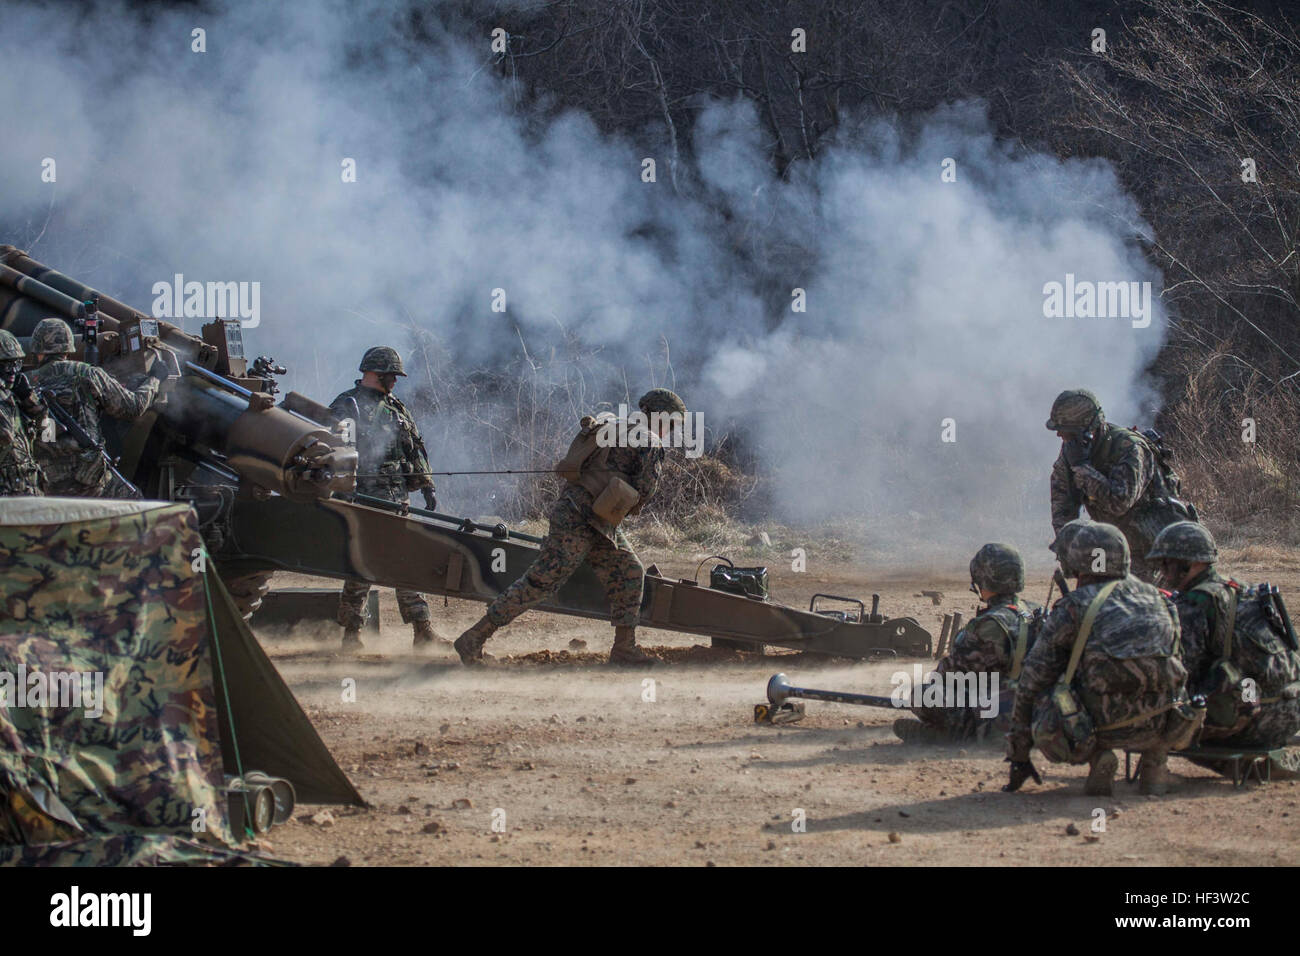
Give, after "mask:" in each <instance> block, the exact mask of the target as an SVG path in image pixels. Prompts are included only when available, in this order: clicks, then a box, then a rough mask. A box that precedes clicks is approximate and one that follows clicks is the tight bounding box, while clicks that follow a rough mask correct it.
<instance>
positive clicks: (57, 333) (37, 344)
mask: <svg viewBox="0 0 1300 956" xmlns="http://www.w3.org/2000/svg"><path fill="white" fill-rule="evenodd" d="M76 350H77V346H76V345H75V344H74V342H73V340H72V328H71V327H70V326H69V325H68V323H67V322H64V321H63V320H62V319H41V321H39V322H37V323H36V328H35V329H33V330H32V351H33V352H34V353H36V354H37V355H66V354H67V353H69V352H75V351H76Z"/></svg>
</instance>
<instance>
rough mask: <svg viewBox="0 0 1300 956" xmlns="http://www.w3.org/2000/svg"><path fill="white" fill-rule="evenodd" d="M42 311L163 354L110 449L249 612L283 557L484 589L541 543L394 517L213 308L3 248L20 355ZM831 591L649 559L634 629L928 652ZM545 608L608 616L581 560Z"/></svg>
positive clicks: (461, 524)
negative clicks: (160, 300) (710, 573)
mask: <svg viewBox="0 0 1300 956" xmlns="http://www.w3.org/2000/svg"><path fill="white" fill-rule="evenodd" d="M51 315H57V316H59V317H61V318H64V319H66V320H67V321H68V322H69V324H71V325H72V327H73V329H74V332H76V333H77V339H76V342H77V349H78V351H77V354H76V357H77V358H81V359H83V360H84V359H85V358H86V356H87V353H88V352H89V354H90V357H91V359H92V360H97V361H98V364H99V365H100V366H101V367H103V368H104V370H105V371H107V372H108V373H109V374H111V375H113V376H114V377H115V378H117V379H118V380H119V381H121V382H122V383H123V384H125V385H127V386H128V387H132V386H135V385H137V384H138V383H139V382H140V381H141V380H142V378H143V376H144V375H145V374H146V356H147V355H148V354H149V350H148V347H149V346H150V345H156V346H157V347H158V348H159V349H161V350H162V351H163V353H164V355H165V358H166V361H167V362H168V365H169V367H170V368H171V370H172V373H173V374H172V377H171V378H169V380H168V381H167V382H166V383H165V384H164V386H163V389H162V392H161V394H160V398H159V400H158V401H157V402H155V404H154V406H153V407H152V408H151V409H150V410H149V411H148V412H147V413H145V415H143V416H142V417H141V418H139V419H138V420H136V421H135V422H131V423H127V424H121V423H116V422H110V421H106V422H105V426H106V428H105V438H106V441H107V444H108V446H109V451H110V453H111V454H112V455H113V456H114V457H118V458H120V461H119V467H120V468H121V470H122V472H123V473H124V474H125V475H126V476H127V477H128V478H130V479H131V481H133V482H134V483H135V484H136V485H137V486H138V487H139V488H140V489H141V490H142V491H143V493H144V494H145V496H146V497H148V498H157V499H162V500H172V501H186V502H188V503H189V504H190V505H191V506H192V507H193V508H194V511H195V513H196V515H197V520H198V523H199V527H200V530H201V532H202V534H203V537H204V541H205V542H206V544H207V546H208V550H209V553H210V554H211V555H212V557H213V560H214V561H215V562H216V565H217V570H218V572H219V573H220V575H221V577H222V579H223V581H225V583H226V586H227V587H228V588H229V590H230V592H231V594H232V596H233V597H234V598H235V600H236V601H237V602H238V603H239V605H240V607H241V609H242V610H244V611H245V613H246V614H251V613H252V612H253V611H254V610H256V609H257V607H258V606H259V605H260V603H261V599H262V596H263V595H264V594H265V593H266V591H267V589H268V588H269V582H270V579H271V575H272V574H273V573H274V572H275V571H277V570H285V571H294V572H299V573H303V574H310V575H318V576H323V577H329V578H336V579H346V578H356V579H359V580H364V581H369V582H370V583H371V584H374V585H378V586H384V587H400V588H410V589H412V590H415V591H421V592H424V593H426V594H441V595H448V596H451V597H458V598H465V599H469V600H477V601H485V602H486V601H490V600H492V599H493V598H494V597H496V595H498V594H499V593H501V591H502V590H504V589H505V588H506V587H508V586H509V585H510V584H511V582H513V581H514V580H515V579H517V578H518V577H520V576H521V575H522V574H523V573H524V571H525V570H526V569H527V568H528V565H529V564H530V563H531V562H532V559H533V558H534V557H535V556H536V553H537V545H536V540H537V539H535V538H531V537H530V536H528V535H522V534H518V533H516V532H512V531H509V530H508V529H506V528H505V527H504V526H500V525H498V526H494V527H485V526H482V525H476V524H475V523H474V522H472V521H468V520H466V519H461V518H456V517H453V516H449V515H443V514H438V513H435V512H429V511H424V510H422V509H418V508H412V509H410V513H409V514H400V513H397V511H396V510H395V509H394V506H393V505H392V504H390V503H388V502H385V501H381V500H378V499H372V498H367V497H365V496H363V495H356V494H354V491H355V487H356V468H357V456H356V451H355V449H354V448H352V447H351V446H350V445H348V444H347V443H346V442H345V441H344V440H343V435H342V430H341V429H340V428H339V423H338V422H337V421H336V420H335V418H334V416H333V415H332V414H331V413H330V411H329V409H328V408H327V407H326V406H324V405H321V404H320V403H319V402H317V401H315V400H313V399H311V398H308V397H307V396H305V395H301V394H299V393H297V392H290V393H288V394H287V395H285V396H284V397H283V399H281V400H280V401H279V403H278V404H277V403H276V399H275V396H276V394H277V392H278V387H277V384H276V382H275V379H274V377H273V376H274V373H275V372H276V371H277V370H276V369H275V368H274V366H273V364H272V363H271V362H269V361H268V360H265V359H258V360H256V361H254V362H252V363H249V361H248V360H247V359H246V358H245V354H244V343H243V338H242V330H241V328H240V325H239V323H238V322H237V321H233V320H214V321H212V322H209V323H207V324H205V325H204V326H203V327H202V330H201V334H200V335H198V336H195V335H192V334H189V333H187V332H185V331H184V330H182V329H180V328H179V327H177V326H175V325H173V324H171V323H169V322H165V321H162V320H160V319H154V318H151V317H150V316H148V315H146V314H144V313H142V312H139V311H137V310H135V309H133V308H131V307H130V306H128V305H125V304H124V303H122V302H119V301H118V300H116V299H114V298H111V297H109V296H105V295H103V294H101V293H98V292H96V291H95V290H94V289H92V288H90V287H89V286H86V285H84V284H82V283H80V282H78V281H76V280H75V279H71V278H69V277H68V276H65V275H62V274H60V273H58V272H55V271H54V270H52V269H49V268H48V267H46V266H44V265H42V264H41V263H39V262H37V261H36V260H34V259H32V258H31V257H29V256H28V255H27V254H26V253H24V252H22V251H21V250H18V249H16V248H14V247H13V246H0V328H5V329H8V330H9V331H10V332H12V333H13V334H14V335H16V336H18V337H19V339H20V340H22V341H23V345H24V348H25V350H27V351H28V352H29V353H30V347H29V346H30V341H29V337H30V335H31V332H32V329H33V328H34V327H35V325H36V323H37V322H39V321H40V320H41V319H43V318H45V317H47V316H51ZM88 339H89V340H90V341H91V343H92V344H93V346H94V347H93V348H92V349H87V348H86V344H87V340H88ZM29 361H30V359H29ZM828 597H830V596H828V595H818V596H817V597H815V598H814V599H813V602H812V604H811V605H810V607H809V609H808V610H807V611H804V610H800V609H796V608H791V607H786V606H785V605H782V604H778V603H776V602H773V601H771V600H768V599H767V598H766V597H763V596H757V595H747V594H737V593H730V592H727V591H723V590H719V589H716V588H714V587H704V586H700V585H698V584H696V583H695V582H694V581H692V580H690V579H680V580H679V579H674V578H667V577H664V576H662V575H660V574H659V573H658V572H657V571H656V570H655V569H654V568H653V567H652V568H651V569H650V570H649V572H648V573H647V575H646V589H645V596H644V599H643V601H642V605H641V624H642V625H643V626H646V627H655V628H663V629H667V630H673V631H684V632H688V633H691V634H699V635H703V636H708V637H710V638H713V639H714V640H716V641H720V642H725V643H727V644H728V645H731V646H737V645H741V646H753V647H761V646H763V645H765V644H771V645H774V646H780V647H789V648H798V649H802V650H805V651H810V652H814V653H821V654H829V655H837V656H845V657H872V656H878V655H882V654H884V655H896V656H917V657H920V656H928V655H929V654H930V653H931V649H932V647H931V638H930V634H929V633H928V632H927V631H926V630H925V629H923V628H922V627H921V626H920V625H919V624H918V623H917V622H916V621H915V620H914V619H912V618H908V617H903V618H892V619H891V618H886V617H885V616H884V615H882V614H880V613H878V605H876V604H873V606H872V609H871V611H870V612H868V611H867V610H866V607H865V606H864V605H863V604H862V603H861V602H857V601H852V602H851V603H853V604H856V606H857V609H856V611H834V610H822V609H819V606H818V601H819V599H825V598H828ZM542 609H543V610H546V611H551V612H554V613H559V614H569V615H576V616H580V617H588V618H604V619H608V617H609V611H608V606H607V604H606V600H605V596H604V588H603V587H602V586H601V584H600V582H599V580H598V579H597V578H596V575H595V572H593V571H592V570H591V568H590V567H589V566H587V565H585V564H584V565H583V566H582V567H581V568H579V570H578V572H577V573H576V574H574V576H573V577H572V578H571V579H570V580H569V581H568V582H567V583H566V584H565V585H564V587H563V588H561V589H560V591H559V592H558V593H557V595H556V596H555V598H554V600H553V601H551V602H550V603H548V604H545V605H543V606H542Z"/></svg>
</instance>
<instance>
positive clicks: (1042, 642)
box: [1004, 523, 1204, 796]
mask: <svg viewBox="0 0 1300 956" xmlns="http://www.w3.org/2000/svg"><path fill="white" fill-rule="evenodd" d="M1064 567H1065V572H1066V574H1067V575H1070V576H1073V577H1077V578H1078V586H1077V587H1076V588H1075V590H1074V591H1072V592H1070V594H1069V595H1067V596H1066V597H1065V598H1063V599H1062V600H1060V601H1058V602H1057V604H1056V606H1055V607H1054V608H1053V609H1052V612H1051V614H1050V615H1049V616H1048V618H1047V621H1046V623H1045V624H1044V625H1043V630H1042V633H1041V634H1040V635H1039V637H1038V640H1037V641H1036V642H1035V644H1034V647H1033V649H1032V650H1031V651H1030V652H1029V655H1028V656H1027V657H1026V658H1025V666H1024V669H1023V671H1022V672H1021V675H1020V683H1019V685H1018V686H1017V688H1016V699H1015V704H1014V706H1013V709H1012V713H1011V732H1010V733H1009V734H1008V735H1007V740H1008V755H1007V760H1008V761H1009V762H1010V763H1011V774H1010V780H1009V781H1008V783H1007V786H1006V787H1005V788H1004V789H1005V790H1008V791H1013V790H1018V789H1019V788H1020V785H1021V784H1022V783H1024V781H1025V779H1026V778H1028V777H1031V776H1032V777H1033V778H1034V780H1035V781H1036V782H1039V783H1041V782H1042V780H1041V778H1040V777H1039V776H1038V771H1037V770H1035V769H1034V766H1033V764H1032V763H1030V761H1029V752H1030V749H1031V747H1034V746H1037V747H1038V748H1039V750H1040V751H1042V753H1043V754H1044V756H1046V757H1047V759H1049V760H1051V761H1053V762H1057V763H1066V762H1068V763H1076V764H1078V763H1087V764H1089V772H1088V781H1087V785H1086V792H1087V793H1088V794H1089V795H1094V796H1107V795H1109V794H1110V793H1111V791H1112V788H1113V786H1114V778H1115V770H1116V768H1117V766H1118V760H1117V758H1116V756H1115V754H1114V752H1113V750H1112V748H1116V747H1124V748H1126V749H1132V750H1139V751H1141V752H1142V770H1141V777H1140V783H1139V786H1140V789H1141V792H1142V793H1149V794H1153V793H1164V792H1165V790H1166V788H1167V779H1166V776H1167V771H1166V762H1167V756H1168V751H1169V750H1170V749H1177V748H1180V747H1183V746H1186V745H1187V743H1188V742H1189V741H1190V739H1191V736H1192V734H1194V733H1195V731H1196V729H1197V727H1198V726H1199V719H1203V718H1204V711H1203V710H1202V711H1199V712H1197V711H1195V710H1194V709H1193V708H1190V707H1189V706H1188V705H1187V703H1186V682H1187V671H1186V670H1185V669H1184V668H1183V663H1182V660H1181V655H1180V648H1179V629H1178V615H1177V612H1176V611H1175V610H1174V607H1173V605H1172V603H1170V602H1169V601H1168V600H1167V599H1166V598H1165V596H1164V595H1163V594H1161V593H1160V591H1159V590H1157V589H1156V588H1155V587H1154V586H1152V585H1150V584H1147V583H1145V582H1144V581H1139V580H1138V579H1137V578H1134V577H1132V576H1130V575H1129V573H1128V572H1129V550H1128V542H1127V541H1126V540H1125V538H1124V535H1123V534H1122V533H1121V532H1120V530H1119V529H1118V528H1116V527H1115V526H1113V525H1109V524H1103V523H1095V524H1088V525H1084V526H1082V527H1080V528H1078V530H1077V531H1076V532H1075V533H1074V537H1073V538H1072V539H1071V541H1070V544H1069V547H1068V548H1067V549H1066V554H1065V560H1064ZM1198 713H1199V719H1198Z"/></svg>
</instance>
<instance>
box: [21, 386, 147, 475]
mask: <svg viewBox="0 0 1300 956" xmlns="http://www.w3.org/2000/svg"><path fill="white" fill-rule="evenodd" d="M35 391H36V397H37V398H39V399H40V400H41V403H42V404H44V406H45V409H46V411H48V412H49V413H50V414H51V415H53V416H54V420H55V421H56V422H58V423H59V424H60V425H62V426H63V430H64V431H65V432H67V433H68V434H69V435H71V436H72V438H73V440H74V441H75V442H76V443H77V444H78V445H80V446H81V447H82V448H90V449H94V450H95V451H96V452H97V453H98V454H99V457H100V458H102V459H103V460H104V467H106V468H107V469H108V470H109V472H110V473H111V474H112V475H113V477H115V478H116V479H117V480H118V481H120V482H121V483H122V484H123V485H125V486H126V487H127V488H129V489H131V492H132V493H133V494H135V495H139V494H140V489H139V488H137V487H136V486H135V485H134V484H133V483H132V482H131V480H130V479H128V478H127V477H126V475H124V474H122V472H121V471H120V470H118V467H117V459H115V458H114V457H113V456H112V455H110V454H109V453H108V449H107V448H105V447H104V443H103V442H102V441H95V439H93V438H92V437H90V433H89V432H87V431H86V430H85V429H84V428H82V427H81V423H80V422H79V421H77V419H76V418H74V417H73V415H72V413H71V412H69V411H68V410H67V409H66V408H64V407H63V406H62V405H60V404H59V400H58V398H57V397H56V396H55V394H54V393H53V392H52V391H51V390H50V389H48V388H41V387H39V386H38V387H37V388H36V389H35Z"/></svg>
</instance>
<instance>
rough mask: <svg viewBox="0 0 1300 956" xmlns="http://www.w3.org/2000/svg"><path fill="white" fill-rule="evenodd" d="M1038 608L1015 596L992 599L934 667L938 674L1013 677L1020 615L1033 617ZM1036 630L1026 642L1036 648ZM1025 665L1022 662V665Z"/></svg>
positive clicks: (1029, 635)
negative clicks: (1034, 642) (985, 674)
mask: <svg viewBox="0 0 1300 956" xmlns="http://www.w3.org/2000/svg"><path fill="white" fill-rule="evenodd" d="M1036 609H1037V605H1035V604H1032V603H1030V602H1028V601H1022V600H1020V599H1019V598H1018V597H1017V596H1016V595H1014V594H998V595H995V596H994V597H992V598H991V599H990V600H989V603H988V605H987V606H986V607H984V608H983V609H981V610H980V612H979V613H978V614H976V615H975V616H974V617H973V618H971V620H970V621H969V622H968V623H967V624H966V626H965V627H963V628H962V629H961V632H960V633H958V635H957V637H956V639H955V640H954V641H953V644H952V651H951V652H950V653H949V654H948V655H947V656H946V657H945V658H944V659H943V660H941V661H939V663H938V665H937V666H936V667H935V670H937V671H938V672H939V673H941V674H943V673H947V672H949V671H953V672H962V673H965V672H975V673H983V672H996V673H999V674H1002V675H1004V676H1006V677H1010V675H1011V664H1012V660H1013V658H1014V656H1015V646H1016V639H1017V638H1018V637H1019V635H1020V621H1021V616H1020V613H1018V612H1022V611H1023V612H1024V613H1025V614H1028V615H1032V614H1033V613H1034V611H1035V610H1036ZM1034 636H1035V635H1034V633H1033V629H1032V628H1031V629H1030V631H1029V633H1028V635H1027V640H1028V642H1029V646H1030V647H1032V646H1033V640H1034ZM1022 664H1023V662H1022Z"/></svg>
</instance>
